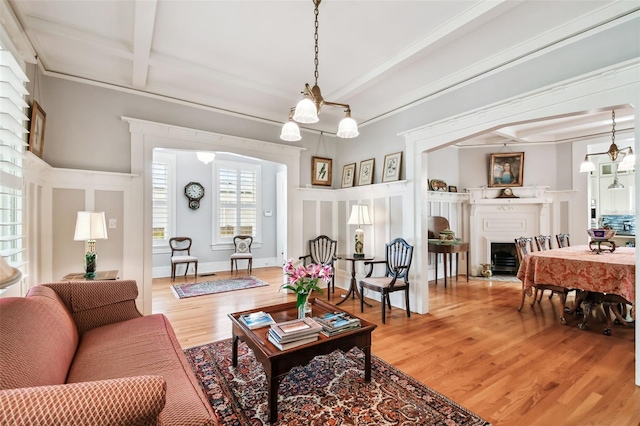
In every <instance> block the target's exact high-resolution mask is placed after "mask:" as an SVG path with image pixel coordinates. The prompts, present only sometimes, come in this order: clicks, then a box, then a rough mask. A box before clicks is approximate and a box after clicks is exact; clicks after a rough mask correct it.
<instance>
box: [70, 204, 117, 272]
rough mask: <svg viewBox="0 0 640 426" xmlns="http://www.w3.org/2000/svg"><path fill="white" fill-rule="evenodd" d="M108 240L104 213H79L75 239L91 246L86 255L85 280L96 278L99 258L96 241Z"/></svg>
mask: <svg viewBox="0 0 640 426" xmlns="http://www.w3.org/2000/svg"><path fill="white" fill-rule="evenodd" d="M107 238H108V237H107V223H106V221H105V219H104V212H78V218H77V219H76V232H75V235H74V237H73V239H74V240H75V241H86V242H87V243H88V244H89V246H88V248H87V253H86V254H85V255H84V272H85V274H84V277H85V278H95V276H96V262H97V257H98V255H97V254H96V240H106V239H107Z"/></svg>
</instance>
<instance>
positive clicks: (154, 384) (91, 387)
mask: <svg viewBox="0 0 640 426" xmlns="http://www.w3.org/2000/svg"><path fill="white" fill-rule="evenodd" d="M165 398H166V384H165V381H164V378H163V377H162V376H134V377H125V378H121V379H109V380H100V381H95V382H82V383H71V384H64V385H53V386H38V387H31V388H18V389H7V390H0V424H3V425H9V424H11V425H18V424H24V425H43V426H44V425H96V426H100V425H105V426H107V425H122V426H125V425H159V424H160V419H159V415H160V412H161V411H162V410H163V408H164V405H165Z"/></svg>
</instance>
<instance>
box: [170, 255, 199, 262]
mask: <svg viewBox="0 0 640 426" xmlns="http://www.w3.org/2000/svg"><path fill="white" fill-rule="evenodd" d="M197 261H198V258H197V257H195V256H171V263H187V262H197Z"/></svg>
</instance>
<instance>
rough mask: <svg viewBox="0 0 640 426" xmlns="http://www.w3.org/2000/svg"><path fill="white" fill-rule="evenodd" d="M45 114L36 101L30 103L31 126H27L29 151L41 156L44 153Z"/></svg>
mask: <svg viewBox="0 0 640 426" xmlns="http://www.w3.org/2000/svg"><path fill="white" fill-rule="evenodd" d="M46 124H47V114H46V113H45V112H44V110H43V109H42V107H41V106H40V104H38V102H36V101H33V105H31V126H30V128H29V151H31V152H32V153H33V154H35V155H36V156H38V157H40V158H42V155H43V153H44V130H45V125H46Z"/></svg>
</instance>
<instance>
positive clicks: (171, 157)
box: [151, 149, 178, 254]
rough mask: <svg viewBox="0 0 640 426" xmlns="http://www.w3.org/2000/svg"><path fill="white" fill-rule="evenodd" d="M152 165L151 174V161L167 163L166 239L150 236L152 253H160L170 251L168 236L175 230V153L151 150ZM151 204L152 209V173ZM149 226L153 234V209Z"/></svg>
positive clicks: (172, 234) (171, 235) (173, 233)
mask: <svg viewBox="0 0 640 426" xmlns="http://www.w3.org/2000/svg"><path fill="white" fill-rule="evenodd" d="M151 163H152V167H151V173H152V174H153V163H165V164H167V165H168V168H167V170H168V174H169V177H168V179H167V180H168V184H167V205H168V210H169V221H168V222H169V232H168V235H167V239H165V240H155V239H153V237H152V243H153V253H154V254H161V253H170V252H171V249H170V248H169V238H171V237H173V236H174V235H175V232H176V198H178V196H177V194H176V154H175V153H171V152H166V151H164V150H160V149H154V150H153V158H152V160H151ZM151 179H152V182H151V191H152V194H151V204H152V209H153V175H152V177H151ZM151 228H152V234H153V211H152V212H151Z"/></svg>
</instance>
